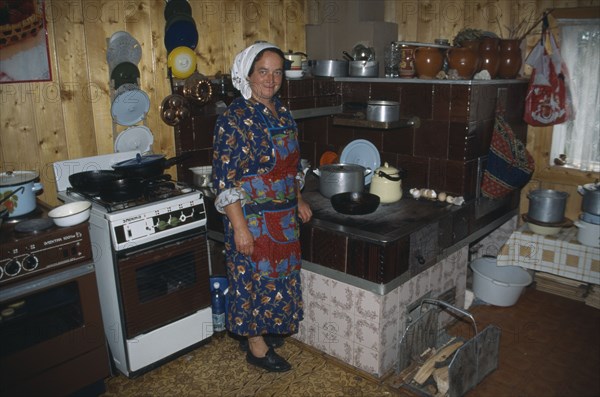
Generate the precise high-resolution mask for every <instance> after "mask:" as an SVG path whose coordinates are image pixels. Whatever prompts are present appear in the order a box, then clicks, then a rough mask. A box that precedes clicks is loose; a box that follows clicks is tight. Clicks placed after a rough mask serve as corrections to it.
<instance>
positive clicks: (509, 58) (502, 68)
mask: <svg viewBox="0 0 600 397" xmlns="http://www.w3.org/2000/svg"><path fill="white" fill-rule="evenodd" d="M522 63H523V56H522V54H521V41H520V40H518V39H501V40H500V65H499V66H498V77H499V78H501V79H514V78H516V77H517V76H518V75H519V70H521V64H522Z"/></svg>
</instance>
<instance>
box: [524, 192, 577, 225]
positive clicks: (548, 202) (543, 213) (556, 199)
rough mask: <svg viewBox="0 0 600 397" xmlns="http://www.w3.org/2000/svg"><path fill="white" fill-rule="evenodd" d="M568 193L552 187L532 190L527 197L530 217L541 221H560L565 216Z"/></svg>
mask: <svg viewBox="0 0 600 397" xmlns="http://www.w3.org/2000/svg"><path fill="white" fill-rule="evenodd" d="M568 197H569V193H567V192H561V191H558V190H552V189H537V190H532V191H530V192H529V193H528V194H527V198H529V210H528V212H527V215H528V217H529V218H530V219H533V220H534V221H537V222H542V223H555V224H556V223H561V222H563V220H564V218H565V208H566V205H567V198H568Z"/></svg>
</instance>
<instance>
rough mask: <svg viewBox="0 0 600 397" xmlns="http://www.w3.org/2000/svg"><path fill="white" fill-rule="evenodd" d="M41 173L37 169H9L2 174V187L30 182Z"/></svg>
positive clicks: (0, 177)
mask: <svg viewBox="0 0 600 397" xmlns="http://www.w3.org/2000/svg"><path fill="white" fill-rule="evenodd" d="M39 176H40V174H39V173H38V172H37V171H7V172H3V173H1V174H0V187H2V186H15V185H22V184H25V183H29V182H31V181H33V180H35V179H37V178H38V177H39Z"/></svg>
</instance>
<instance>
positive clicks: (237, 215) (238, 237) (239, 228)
mask: <svg viewBox="0 0 600 397" xmlns="http://www.w3.org/2000/svg"><path fill="white" fill-rule="evenodd" d="M225 214H226V215H227V218H229V222H231V226H233V240H234V242H235V249H236V250H237V251H238V252H239V253H241V254H244V255H247V256H250V255H252V253H253V252H254V236H253V235H252V233H250V229H248V223H247V222H246V218H245V217H244V212H243V211H242V206H241V204H240V202H239V201H236V202H235V203H232V204H229V205H227V206H225Z"/></svg>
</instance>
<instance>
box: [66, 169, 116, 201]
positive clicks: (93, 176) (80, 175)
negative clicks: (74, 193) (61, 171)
mask: <svg viewBox="0 0 600 397" xmlns="http://www.w3.org/2000/svg"><path fill="white" fill-rule="evenodd" d="M119 179H123V175H122V174H121V173H119V172H116V171H111V170H94V171H84V172H77V173H75V174H72V175H70V176H69V182H70V183H71V186H73V188H75V189H77V190H78V191H80V192H82V193H85V194H89V195H91V196H97V195H98V194H99V193H100V191H103V190H106V189H108V188H110V187H111V186H112V185H111V184H112V183H113V182H114V181H116V180H119Z"/></svg>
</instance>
